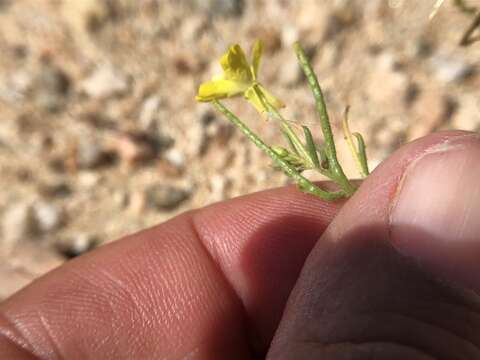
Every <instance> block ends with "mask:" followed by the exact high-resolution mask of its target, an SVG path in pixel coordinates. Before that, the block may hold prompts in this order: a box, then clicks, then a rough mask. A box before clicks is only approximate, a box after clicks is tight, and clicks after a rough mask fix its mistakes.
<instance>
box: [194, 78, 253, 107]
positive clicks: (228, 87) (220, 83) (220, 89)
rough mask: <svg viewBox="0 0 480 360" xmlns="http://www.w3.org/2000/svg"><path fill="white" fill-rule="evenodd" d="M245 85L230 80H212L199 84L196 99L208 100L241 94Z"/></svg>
mask: <svg viewBox="0 0 480 360" xmlns="http://www.w3.org/2000/svg"><path fill="white" fill-rule="evenodd" d="M246 88H247V85H245V84H242V83H239V82H236V81H231V80H213V81H207V82H205V83H203V84H201V85H200V88H199V89H198V95H197V96H196V98H195V99H196V100H197V101H202V102H208V101H212V100H214V99H223V98H226V97H231V96H236V95H240V94H242V93H243V92H244V91H245V90H246Z"/></svg>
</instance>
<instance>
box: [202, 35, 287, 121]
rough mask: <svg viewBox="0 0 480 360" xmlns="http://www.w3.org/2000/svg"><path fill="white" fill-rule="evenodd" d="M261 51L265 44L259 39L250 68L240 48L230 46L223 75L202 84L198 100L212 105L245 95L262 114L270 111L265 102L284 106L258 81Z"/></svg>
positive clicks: (275, 105)
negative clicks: (211, 102)
mask: <svg viewBox="0 0 480 360" xmlns="http://www.w3.org/2000/svg"><path fill="white" fill-rule="evenodd" d="M262 52H263V44H262V42H261V41H258V40H257V41H256V42H255V45H254V47H253V51H252V53H253V54H252V65H250V64H249V63H248V60H247V57H246V56H245V53H244V52H243V50H242V48H241V47H240V45H238V44H235V45H232V46H230V48H229V49H228V51H227V52H226V53H225V54H224V55H223V56H222V57H221V59H220V65H221V66H222V69H223V74H221V75H219V76H215V77H214V78H213V79H212V80H211V81H207V82H205V83H203V84H201V85H200V88H199V89H198V95H197V96H196V100H197V101H202V102H209V101H212V100H219V99H224V98H229V97H234V96H239V95H243V96H244V97H245V98H246V99H247V100H248V101H249V102H250V103H251V104H252V105H253V106H254V107H255V108H256V109H257V110H258V112H260V113H261V114H264V113H266V112H268V106H267V105H266V103H265V102H268V103H269V104H270V105H271V106H273V107H274V108H276V109H280V108H282V107H284V106H285V105H284V104H283V102H282V101H280V100H279V99H277V98H276V97H275V96H273V95H272V94H270V93H269V92H268V91H267V90H266V89H265V88H264V87H263V86H262V85H261V84H260V83H258V81H257V75H258V68H259V66H260V58H261V57H262Z"/></svg>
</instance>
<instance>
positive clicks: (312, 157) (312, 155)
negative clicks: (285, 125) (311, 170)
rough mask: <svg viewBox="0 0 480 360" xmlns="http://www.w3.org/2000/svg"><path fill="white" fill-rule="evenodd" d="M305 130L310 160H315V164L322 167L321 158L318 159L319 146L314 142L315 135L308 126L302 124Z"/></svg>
mask: <svg viewBox="0 0 480 360" xmlns="http://www.w3.org/2000/svg"><path fill="white" fill-rule="evenodd" d="M302 128H303V132H304V134H305V141H306V143H307V151H308V155H310V160H311V161H312V162H313V165H314V166H315V167H317V168H319V167H320V160H319V159H318V154H317V148H316V146H315V143H314V142H313V136H312V133H311V131H310V129H309V128H308V127H306V126H302Z"/></svg>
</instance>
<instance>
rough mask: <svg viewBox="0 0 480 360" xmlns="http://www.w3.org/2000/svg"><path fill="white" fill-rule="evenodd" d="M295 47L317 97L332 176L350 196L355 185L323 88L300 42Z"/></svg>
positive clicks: (316, 101) (316, 104)
mask: <svg viewBox="0 0 480 360" xmlns="http://www.w3.org/2000/svg"><path fill="white" fill-rule="evenodd" d="M294 49H295V53H296V55H297V58H298V60H299V62H300V65H301V67H302V69H303V72H304V74H305V76H306V78H307V80H308V84H309V85H310V89H311V90H312V93H313V97H314V98H315V106H316V108H317V111H318V114H319V116H320V126H321V128H322V132H323V136H324V139H325V152H326V155H327V158H328V163H329V169H330V172H331V173H332V177H333V178H334V179H335V181H337V183H338V184H339V185H340V186H341V187H342V189H343V190H344V191H345V193H346V194H347V195H348V196H350V195H352V194H353V193H354V192H355V187H354V186H353V185H352V184H351V183H350V181H348V178H347V177H346V176H345V173H344V171H343V169H342V167H341V165H340V164H339V162H338V159H337V150H336V148H335V142H334V139H333V133H332V128H331V127H330V119H329V117H328V113H327V106H326V104H325V99H324V96H323V93H322V89H321V88H320V85H319V83H318V79H317V77H316V76H315V73H314V72H313V69H312V66H311V64H310V62H309V60H308V58H307V55H306V54H305V51H304V50H303V48H302V47H301V45H300V44H299V43H295V44H294Z"/></svg>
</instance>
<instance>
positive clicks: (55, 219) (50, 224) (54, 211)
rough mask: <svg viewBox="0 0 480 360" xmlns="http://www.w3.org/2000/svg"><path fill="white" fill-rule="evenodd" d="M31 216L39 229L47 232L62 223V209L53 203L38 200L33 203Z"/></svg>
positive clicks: (55, 228)
mask: <svg viewBox="0 0 480 360" xmlns="http://www.w3.org/2000/svg"><path fill="white" fill-rule="evenodd" d="M33 216H34V218H35V221H36V225H37V228H38V230H39V231H41V232H42V233H48V232H51V231H54V230H57V229H59V228H60V227H61V225H63V220H64V216H63V213H62V210H61V209H60V208H58V207H57V206H55V205H52V204H48V203H46V202H39V203H36V204H34V205H33Z"/></svg>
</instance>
